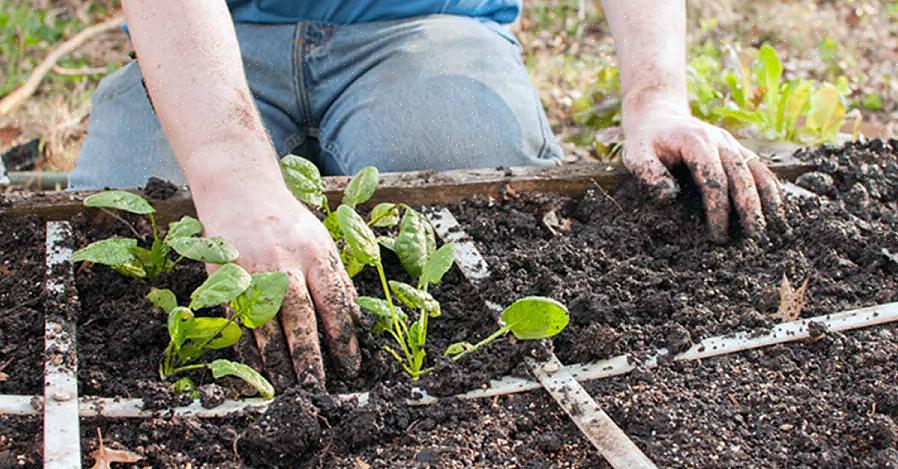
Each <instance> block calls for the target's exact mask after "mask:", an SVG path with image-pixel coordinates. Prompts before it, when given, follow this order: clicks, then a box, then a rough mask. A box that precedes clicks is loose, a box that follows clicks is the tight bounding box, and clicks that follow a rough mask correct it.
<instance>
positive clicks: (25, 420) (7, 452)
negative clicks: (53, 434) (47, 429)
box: [0, 415, 44, 469]
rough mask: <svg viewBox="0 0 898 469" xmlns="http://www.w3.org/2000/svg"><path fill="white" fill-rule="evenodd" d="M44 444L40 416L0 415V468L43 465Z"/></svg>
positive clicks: (10, 468)
mask: <svg viewBox="0 0 898 469" xmlns="http://www.w3.org/2000/svg"><path fill="white" fill-rule="evenodd" d="M43 446H44V440H43V426H42V425H41V420H40V418H39V417H21V416H12V415H0V469H12V468H36V467H41V466H42V462H43V457H42V456H41V448H43Z"/></svg>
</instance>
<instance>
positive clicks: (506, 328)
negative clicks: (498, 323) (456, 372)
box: [452, 324, 511, 362]
mask: <svg viewBox="0 0 898 469" xmlns="http://www.w3.org/2000/svg"><path fill="white" fill-rule="evenodd" d="M510 330H511V326H510V325H508V324H506V325H504V326H502V327H500V328H499V330H497V331H496V332H493V333H492V334H490V335H489V336H488V337H487V338H485V339H483V340H481V341H480V342H477V343H476V344H474V345H473V346H472V347H471V348H469V349H468V350H465V351H464V352H462V353H460V354H458V355H456V356H454V357H452V361H454V362H457V361H459V360H461V357H463V356H465V355H467V354H469V353H471V352H473V351H475V350H477V349H479V348H480V347H483V346H484V345H486V344H488V343H490V342H492V341H494V340H496V339H498V338H499V337H502V336H503V335H505V334H506V333H508V331H510Z"/></svg>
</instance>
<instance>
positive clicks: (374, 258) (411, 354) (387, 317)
mask: <svg viewBox="0 0 898 469" xmlns="http://www.w3.org/2000/svg"><path fill="white" fill-rule="evenodd" d="M336 213H337V222H338V224H339V227H340V231H341V233H342V235H343V239H344V240H345V242H346V245H347V246H348V249H349V251H350V254H351V255H352V257H353V258H354V259H356V260H357V261H358V262H359V263H361V264H362V265H370V266H373V267H375V268H376V269H377V275H378V277H379V278H380V282H381V287H382V288H383V292H384V299H380V298H372V297H361V298H359V299H358V304H359V307H361V308H362V309H364V310H365V311H367V312H368V313H370V314H372V315H373V316H374V318H375V325H374V332H386V333H387V334H389V335H390V336H391V337H392V338H393V340H394V342H395V345H396V347H395V348H394V347H390V346H384V350H385V351H387V352H388V353H389V354H390V355H392V356H393V358H395V359H396V361H397V362H398V363H399V364H400V365H401V366H402V369H403V370H405V372H406V373H408V374H409V376H411V378H412V379H413V380H415V379H418V377H420V376H421V373H423V372H424V370H422V368H423V366H424V357H425V355H426V351H425V347H424V345H425V343H426V341H427V323H428V319H429V318H431V317H436V316H439V314H440V307H439V303H438V302H437V301H436V300H435V299H434V298H433V297H432V296H431V295H430V294H429V293H427V286H428V285H429V284H431V283H437V282H439V281H440V280H441V279H442V277H443V275H444V274H445V273H446V271H448V270H449V268H450V267H451V266H452V256H453V246H452V245H451V244H446V245H444V246H443V247H441V248H440V249H439V250H437V251H435V252H434V253H433V254H432V255H431V256H430V257H429V258H427V259H424V260H423V262H421V264H422V266H421V271H420V274H419V280H418V287H413V286H411V285H408V284H405V283H402V282H395V281H389V280H387V276H386V273H385V272H384V268H383V263H382V262H381V256H380V246H379V245H378V242H377V238H376V237H375V235H374V232H373V231H372V230H371V228H370V227H369V226H368V223H366V222H365V220H364V219H363V218H362V217H361V216H360V215H359V214H358V213H356V211H355V210H354V209H353V208H352V207H349V206H347V205H341V206H340V207H338V208H337V211H336ZM406 213H408V212H406ZM421 241H422V242H426V240H424V238H421ZM398 244H399V242H398V240H397V245H398ZM397 249H399V248H398V246H397ZM410 249H411V248H410ZM421 252H422V253H424V252H426V250H421ZM437 252H438V253H439V255H437ZM447 259H448V262H447ZM394 296H395V297H396V298H397V299H399V300H400V301H401V302H402V303H403V304H405V305H406V306H408V307H410V308H417V309H418V310H419V314H418V317H417V319H415V320H413V321H411V320H410V318H409V316H408V315H407V314H406V313H405V312H404V311H402V309H401V308H400V307H398V306H397V305H396V304H395V303H394V301H393V297H394Z"/></svg>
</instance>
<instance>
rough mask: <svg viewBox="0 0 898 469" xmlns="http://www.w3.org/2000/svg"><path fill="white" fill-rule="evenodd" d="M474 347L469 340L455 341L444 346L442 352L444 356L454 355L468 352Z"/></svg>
mask: <svg viewBox="0 0 898 469" xmlns="http://www.w3.org/2000/svg"><path fill="white" fill-rule="evenodd" d="M473 349H474V345H473V344H471V343H470V342H455V343H454V344H451V345H449V346H448V347H446V351H445V352H443V356H444V357H449V358H451V357H454V356H456V355H459V354H462V353H465V352H469V351H471V350H473Z"/></svg>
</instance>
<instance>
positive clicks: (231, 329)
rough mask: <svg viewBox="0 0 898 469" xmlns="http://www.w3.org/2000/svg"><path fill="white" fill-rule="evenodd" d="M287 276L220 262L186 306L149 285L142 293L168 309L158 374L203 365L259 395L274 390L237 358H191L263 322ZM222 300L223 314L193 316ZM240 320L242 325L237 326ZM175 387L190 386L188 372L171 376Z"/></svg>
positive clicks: (270, 314) (226, 343)
mask: <svg viewBox="0 0 898 469" xmlns="http://www.w3.org/2000/svg"><path fill="white" fill-rule="evenodd" d="M288 282H289V280H288V278H287V275H286V274H284V273H281V272H266V273H256V274H252V275H250V274H249V273H248V272H247V271H245V270H244V269H243V268H242V267H240V266H238V265H237V264H233V263H227V264H224V265H222V266H221V267H219V268H218V269H217V270H216V271H215V272H214V273H212V275H210V276H209V277H208V278H207V279H206V281H205V282H203V284H202V285H200V286H199V287H198V288H197V289H196V290H194V291H193V293H192V294H191V295H190V304H189V305H188V306H178V302H177V299H176V298H175V294H174V293H173V292H171V291H170V290H165V289H156V288H154V289H152V290H151V291H150V293H149V294H148V295H147V299H149V300H150V302H151V303H153V305H154V306H156V307H158V308H160V309H162V310H163V311H164V312H165V313H166V314H168V321H167V324H168V335H169V343H168V346H167V347H166V348H165V352H164V354H163V359H162V363H160V365H159V376H160V377H161V378H162V379H163V380H167V379H170V378H172V377H175V376H177V375H179V374H182V373H185V372H188V371H191V370H197V369H208V370H209V371H211V372H212V376H213V377H214V378H216V379H218V378H221V377H223V376H235V377H237V378H240V379H242V380H243V381H245V382H247V383H248V384H250V385H251V386H252V387H253V388H255V389H256V390H257V391H258V392H259V394H260V395H261V396H262V397H265V398H270V397H271V396H272V395H274V388H273V387H272V386H271V384H270V383H269V382H268V381H267V380H266V379H265V378H263V377H262V376H261V375H260V374H259V373H258V372H256V371H255V370H253V369H252V368H250V367H249V366H246V365H244V364H242V363H236V362H232V361H230V360H224V359H217V360H213V361H211V362H209V363H196V362H197V361H198V360H199V359H201V358H202V357H203V355H205V354H206V353H208V352H210V351H212V350H219V349H223V348H227V347H231V346H233V345H234V344H236V343H237V342H238V341H239V340H240V337H241V336H242V334H243V327H246V328H249V329H255V328H258V327H262V326H263V325H265V324H266V323H267V322H268V321H270V320H271V319H272V318H274V316H275V315H276V314H277V312H278V310H279V309H280V307H281V302H282V301H283V299H284V295H285V294H286V292H287V284H288ZM219 305H227V306H228V307H227V308H225V311H226V312H227V314H226V316H225V317H198V316H196V315H195V314H194V312H195V311H197V310H200V309H205V308H213V307H217V306H219ZM241 326H242V327H241ZM175 387H176V389H177V390H178V391H191V390H193V388H194V384H193V382H192V381H191V380H190V378H189V377H182V378H180V379H178V380H177V381H176V382H175Z"/></svg>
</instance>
